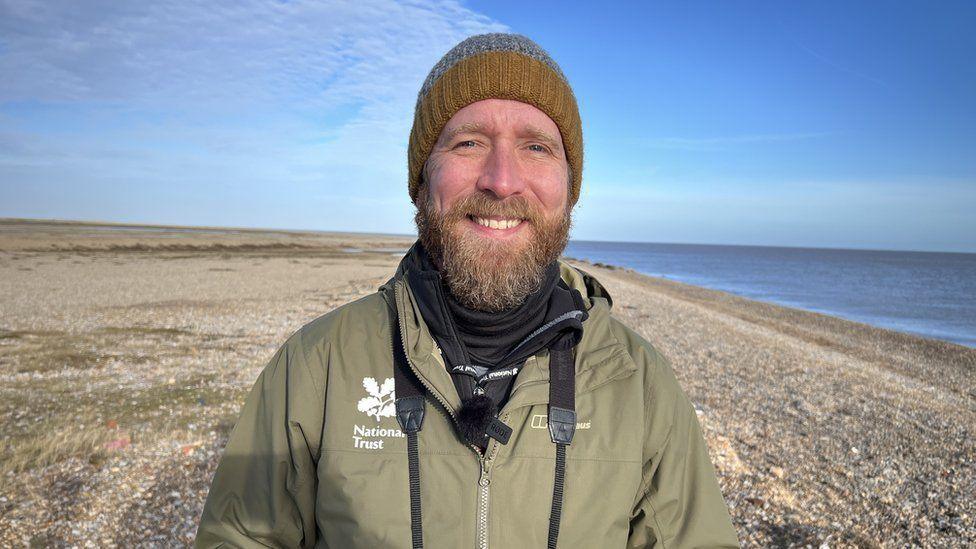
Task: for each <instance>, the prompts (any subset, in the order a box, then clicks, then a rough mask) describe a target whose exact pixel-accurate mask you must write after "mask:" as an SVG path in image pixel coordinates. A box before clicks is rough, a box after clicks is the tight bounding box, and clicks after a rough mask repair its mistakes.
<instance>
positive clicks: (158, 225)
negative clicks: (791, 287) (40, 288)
mask: <svg viewBox="0 0 976 549" xmlns="http://www.w3.org/2000/svg"><path fill="white" fill-rule="evenodd" d="M11 221H14V222H27V223H37V222H46V223H61V224H77V225H92V226H115V227H132V228H139V227H145V228H149V229H194V230H223V231H252V232H279V233H294V234H300V233H306V234H308V233H315V234H347V235H361V236H391V237H401V238H417V235H416V234H405V233H377V232H366V231H342V230H321V229H298V228H283V227H239V226H231V225H173V224H166V223H133V222H125V221H106V220H101V219H94V220H93V219H64V218H55V217H52V218H46V217H0V224H3V223H9V222H11ZM570 242H597V243H607V244H662V245H679V246H725V247H733V248H781V249H794V250H834V251H857V252H902V253H919V254H959V255H976V250H972V251H957V250H913V249H892V248H858V247H850V246H846V247H845V246H784V245H781V244H741V243H734V244H729V243H715V242H660V241H658V242H652V241H646V240H596V239H588V238H571V239H570Z"/></svg>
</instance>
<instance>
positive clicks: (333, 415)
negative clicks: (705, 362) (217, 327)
mask: <svg viewBox="0 0 976 549" xmlns="http://www.w3.org/2000/svg"><path fill="white" fill-rule="evenodd" d="M582 163H583V138H582V126H581V123H580V118H579V111H578V107H577V103H576V98H575V96H574V95H573V92H572V89H571V88H570V86H569V83H568V81H567V79H566V77H565V75H564V74H563V72H562V71H561V70H560V68H559V66H558V65H557V64H556V63H555V61H553V60H552V58H551V57H550V56H549V55H548V54H547V53H546V52H545V51H544V50H542V48H540V47H539V46H538V45H537V44H536V43H534V42H532V41H531V40H529V39H528V38H526V37H524V36H521V35H514V34H486V35H476V36H472V37H470V38H468V39H466V40H464V41H463V42H461V43H459V44H458V45H456V46H455V47H454V48H453V49H451V50H450V51H449V52H448V53H447V54H446V55H445V56H444V57H443V58H442V59H441V60H440V62H438V63H437V64H436V65H435V66H434V68H433V69H432V70H431V72H430V74H429V75H428V77H427V79H426V81H425V82H424V84H423V86H422V87H421V90H420V93H419V94H418V100H417V105H416V111H415V116H414V124H413V129H412V132H411V134H410V145H409V152H408V168H409V182H408V191H409V195H410V198H411V200H412V201H413V203H414V204H415V205H416V207H417V213H416V216H415V221H416V224H417V229H418V236H419V238H418V240H417V241H416V242H415V243H414V245H413V246H412V247H411V248H410V250H408V252H407V254H406V255H405V256H404V258H403V259H402V260H401V262H400V265H399V267H398V269H397V270H396V272H395V273H394V275H393V277H392V278H390V280H389V281H387V283H386V284H384V285H383V286H381V287H380V288H379V289H378V291H377V292H376V293H374V294H371V295H369V296H367V297H364V298H362V299H359V300H357V301H354V302H352V303H348V304H346V305H343V306H341V307H339V308H338V309H336V310H334V311H332V312H330V313H328V314H326V315H324V316H322V317H319V318H318V319H316V320H314V321H312V322H310V323H308V324H306V325H305V326H303V327H302V328H301V329H299V330H298V331H297V332H295V333H294V334H292V336H291V337H290V338H289V339H288V340H287V341H286V342H285V343H284V344H283V345H282V346H281V348H280V349H279V350H278V352H277V353H276V354H275V356H274V357H273V358H272V359H271V361H270V363H269V364H268V366H267V367H266V368H265V369H264V371H263V372H262V374H261V376H260V378H259V379H258V381H257V383H256V385H255V388H254V389H253V391H252V392H251V394H250V396H249V397H248V399H247V401H246V403H245V405H244V409H243V411H242V414H241V418H240V421H239V422H238V424H237V426H236V427H235V428H234V431H233V432H232V434H231V437H230V440H229V442H228V444H227V448H226V450H225V452H224V455H223V457H222V459H221V462H220V465H219V466H218V469H217V472H216V474H215V476H214V480H213V484H212V486H211V490H210V494H209V496H208V498H207V503H206V505H205V508H204V512H203V516H202V518H201V522H200V526H199V530H198V537H197V546H198V547H217V546H221V545H223V544H226V545H232V546H276V547H279V546H280V547H312V546H316V547H342V548H352V547H413V548H418V547H423V546H424V545H425V544H426V545H427V546H428V547H481V548H486V547H490V546H493V547H505V548H512V547H514V548H522V547H543V546H546V547H549V548H553V547H557V546H559V547H587V548H589V547H627V548H636V547H735V546H737V540H736V535H735V532H734V530H733V529H732V526H731V521H730V520H729V515H728V511H727V509H726V507H725V503H724V501H723V498H722V494H721V492H720V490H719V487H718V483H717V481H716V478H715V474H714V470H713V468H712V465H711V462H710V461H709V458H708V452H707V449H706V446H705V442H704V439H703V438H702V435H701V431H700V427H699V425H698V420H697V417H696V414H695V410H694V407H693V406H692V405H691V403H690V402H689V400H688V399H687V397H686V396H685V394H684V393H683V392H682V390H681V388H680V386H679V385H678V382H677V380H676V378H675V376H674V373H673V371H672V369H671V366H670V364H669V362H668V361H667V360H666V359H665V358H664V357H663V356H661V354H660V353H658V352H657V351H656V350H655V349H654V347H653V346H652V345H651V344H650V343H648V342H647V341H646V340H645V339H644V338H642V337H641V336H639V335H638V334H637V333H635V332H634V331H633V330H631V329H629V328H627V327H626V326H624V325H623V324H621V323H620V322H619V321H618V320H617V319H615V318H614V317H613V316H612V315H611V314H610V310H611V305H612V300H611V297H610V295H609V293H608V292H607V290H606V289H605V288H604V287H603V286H602V285H601V284H600V283H599V282H598V281H597V280H596V279H595V278H594V277H593V276H591V275H589V274H588V273H586V272H584V271H582V270H580V269H577V268H575V267H572V266H570V265H569V264H567V263H565V262H562V261H560V260H559V256H560V253H561V252H562V251H563V250H564V248H565V247H566V244H567V242H568V237H569V229H570V227H571V225H572V217H571V212H572V208H573V207H574V206H575V204H576V202H577V200H578V198H579V191H580V187H581V182H582ZM431 410H436V411H431ZM428 411H431V412H430V413H427V412H428Z"/></svg>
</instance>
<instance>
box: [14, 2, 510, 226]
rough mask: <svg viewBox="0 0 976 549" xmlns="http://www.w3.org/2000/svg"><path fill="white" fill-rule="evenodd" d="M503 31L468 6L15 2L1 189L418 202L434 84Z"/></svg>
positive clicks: (501, 26)
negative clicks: (419, 156)
mask: <svg viewBox="0 0 976 549" xmlns="http://www.w3.org/2000/svg"><path fill="white" fill-rule="evenodd" d="M503 30H506V28H505V27H504V26H503V25H500V24H498V23H495V22H493V21H491V20H490V19H488V18H487V17H485V16H482V15H480V14H478V13H475V12H473V11H471V10H469V9H467V8H465V7H464V6H462V5H460V4H459V3H457V2H453V1H440V2H423V3H421V2H407V3H397V2H390V1H376V0H365V1H357V2H311V1H295V2H259V1H255V0H238V1H222V2H206V3H200V2H195V1H192V0H171V1H163V2H145V3H125V2H111V1H108V2H100V3H99V2H84V3H73V2H65V3H52V2H31V1H7V2H0V74H4V75H16V76H15V77H13V78H10V77H7V78H3V79H0V116H3V117H4V118H3V119H4V121H5V126H6V128H5V132H4V135H3V136H2V139H0V193H2V194H4V195H7V194H8V192H9V191H10V189H9V188H8V189H7V190H6V191H5V190H4V189H3V188H2V187H5V186H8V185H14V184H15V183H20V184H23V183H39V182H41V181H51V179H52V177H53V176H54V175H60V174H63V173H65V172H71V171H75V172H80V173H83V174H84V175H85V177H86V179H87V180H92V179H94V180H97V179H98V178H99V177H102V176H104V177H111V178H113V179H118V178H122V179H128V180H131V181H134V182H136V183H137V184H140V185H141V184H145V185H152V184H159V185H162V184H168V185H171V186H173V188H175V189H178V188H179V186H180V185H181V184H184V185H212V184H225V185H226V184H233V185H239V186H243V187H242V188H243V189H247V188H248V186H251V187H257V186H262V185H263V186H268V185H275V186H279V187H280V186H283V185H284V186H286V187H287V186H289V185H291V186H293V187H296V188H297V189H302V190H307V189H314V190H315V192H317V193H318V194H319V195H320V196H321V197H332V198H336V197H355V196H358V197H366V196H376V195H377V194H382V193H383V192H386V193H391V192H394V191H395V192H397V193H398V196H399V195H402V196H403V197H404V199H403V200H402V201H401V202H403V203H404V204H406V203H407V202H406V199H405V196H406V185H405V177H406V141H407V136H408V133H409V129H410V123H411V121H412V117H413V106H414V101H415V100H416V94H417V91H418V90H419V88H420V85H421V83H422V81H423V78H424V77H425V76H426V74H427V71H429V70H430V68H431V67H432V66H433V64H434V63H435V62H436V61H437V59H439V58H440V56H441V55H443V53H444V52H446V51H447V50H448V49H449V48H450V47H451V46H453V45H454V44H455V43H457V42H458V41H459V40H461V39H463V38H464V37H466V36H468V35H470V34H475V33H480V32H493V31H503ZM120 155H123V156H125V155H130V156H132V157H133V160H132V161H131V162H118V161H117V160H118V158H119V156H120ZM136 157H138V159H136ZM51 165H54V166H56V167H57V168H58V169H57V171H56V172H45V170H44V166H51ZM14 168H16V169H14ZM127 171H128V172H129V173H127ZM15 180H16V181H15ZM45 184H49V183H45ZM46 196H50V193H46ZM138 196H139V195H138V193H132V194H131V197H132V200H137V199H138ZM8 204H9V203H8ZM155 206H156V208H161V207H162V208H165V206H161V205H155ZM400 210H402V211H400ZM11 213H14V212H10V211H4V212H0V214H7V215H10V214H11ZM367 213H370V212H366V211H363V212H359V213H358V215H359V216H362V215H364V214H367ZM387 213H388V214H389V213H393V212H387ZM396 213H397V214H398V215H400V216H402V217H404V218H405V219H406V216H407V215H408V214H409V212H407V211H406V209H405V208H404V207H403V205H402V204H401V205H400V206H399V210H398V211H397V212H396ZM352 215H356V214H352ZM350 219H352V218H350ZM239 221H244V220H239ZM302 221H304V220H302ZM338 223H339V224H342V223H343V221H342V220H338ZM349 226H351V224H349ZM359 226H361V224H359Z"/></svg>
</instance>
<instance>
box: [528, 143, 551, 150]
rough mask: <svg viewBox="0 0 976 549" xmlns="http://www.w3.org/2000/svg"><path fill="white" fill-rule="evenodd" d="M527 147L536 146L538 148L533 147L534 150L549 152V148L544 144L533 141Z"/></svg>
mask: <svg viewBox="0 0 976 549" xmlns="http://www.w3.org/2000/svg"><path fill="white" fill-rule="evenodd" d="M529 147H538V149H533V150H535V151H536V152H549V148H548V147H546V146H545V145H540V144H538V143H533V144H531V145H529Z"/></svg>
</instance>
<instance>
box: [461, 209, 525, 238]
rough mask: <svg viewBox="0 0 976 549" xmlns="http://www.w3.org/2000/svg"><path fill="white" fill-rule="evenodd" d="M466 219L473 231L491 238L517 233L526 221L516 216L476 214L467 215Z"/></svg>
mask: <svg viewBox="0 0 976 549" xmlns="http://www.w3.org/2000/svg"><path fill="white" fill-rule="evenodd" d="M467 220H468V224H469V225H471V226H472V228H473V229H474V230H475V231H477V232H479V233H481V234H484V235H487V236H490V237H493V238H500V237H507V236H509V235H514V234H516V233H518V232H519V231H520V230H521V229H522V227H523V226H524V225H526V221H527V220H525V219H521V218H518V217H499V216H487V217H481V216H476V215H469V216H467Z"/></svg>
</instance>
